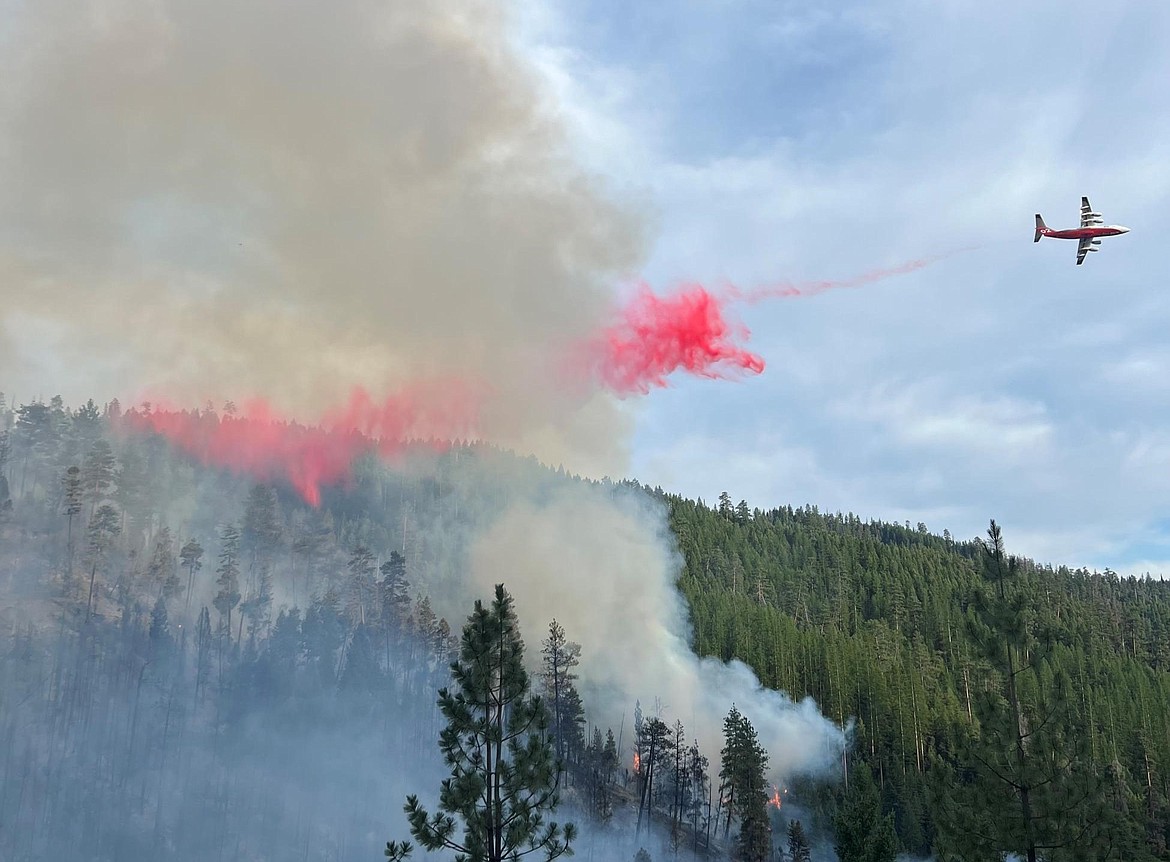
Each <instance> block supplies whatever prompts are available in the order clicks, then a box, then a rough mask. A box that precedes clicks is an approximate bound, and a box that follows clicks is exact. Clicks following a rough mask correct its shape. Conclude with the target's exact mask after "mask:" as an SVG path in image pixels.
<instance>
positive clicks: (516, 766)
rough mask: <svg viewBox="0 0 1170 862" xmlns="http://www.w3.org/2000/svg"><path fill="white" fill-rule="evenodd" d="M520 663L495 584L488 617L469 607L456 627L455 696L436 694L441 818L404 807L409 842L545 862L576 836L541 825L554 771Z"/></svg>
mask: <svg viewBox="0 0 1170 862" xmlns="http://www.w3.org/2000/svg"><path fill="white" fill-rule="evenodd" d="M523 659H524V642H523V640H522V639H521V637H520V630H519V624H518V622H517V619H516V613H515V611H514V610H513V607H512V597H511V596H510V595H509V594H508V592H507V591H506V590H505V589H504V587H503V585H502V584H498V585H497V586H496V592H495V598H494V600H493V601H492V604H491V607H490V608H488V607H484V605H483V602H481V601H476V603H475V610H474V611H473V612H472V614H471V616H470V617H468V619H467V623H466V625H464V627H463V638H462V642H461V644H460V652H459V659H458V660H457V661H456V662H454V663H453V664H452V665H451V673H452V677H453V680H454V684H455V689H454V690H451V689H448V688H443V689H441V690H440V691H439V709H440V710H441V711H442V713H443V717H444V718H446V719H447V726H446V727H445V728H443V730H442V731H441V733H440V734H439V749H440V751H442V753H443V758H444V760H445V761H446V762H447V765H448V766H450V767H451V777H450V778H447V779H444V780H443V782H442V786H441V790H440V792H439V805H438V808H439V810H438V811H436V812H435V814H434V815H430V814H428V813H427V811H426V809H425V808H423V807H422V805H421V803H420V802H419V800H418V797H417V796H415V795H413V794H412V795H410V796H408V797H407V798H406V805H405V806H404V809H405V811H406V815H407V819H408V820H409V821H410V832H411V834H412V835H413V836H414V837H415V838H416V839H417V840H418V842H419V843H420V844H422V846H423V847H425V848H426V849H427V850H440V849H448V850H453V851H455V853H456V854H457V855H456V858H457V859H461V860H466V862H503V860H505V859H507V860H515V859H520V858H522V857H525V856H528V855H530V854H536V856H537V858H542V859H544V860H546V862H547V860H551V859H555V858H556V857H558V856H560V855H562V854H564V853H566V852H569V848H570V844H571V842H572V840H573V838H574V837H575V835H576V828H575V827H574V826H573V824H571V823H566V824H564V825H561V824H559V823H557V822H555V821H546V819H545V816H546V814H550V813H551V812H553V811H554V810H555V809H556V806H557V803H558V801H559V800H558V797H557V789H556V765H555V762H554V756H553V748H552V744H551V741H550V739H549V736H548V732H547V731H548V727H547V712H546V709H545V706H544V704H543V703H542V702H541V700H540V698H539V697H534V696H532V695H531V694H530V693H529V683H528V673H527V672H526V671H525V670H524V663H523ZM457 818H458V820H459V821H462V824H463V835H462V837H457V835H456V830H457V829H458V823H457ZM412 850H413V847H412V846H411V844H410V842H407V841H403V842H397V841H390V842H387V844H386V856H387V857H388V858H390V859H392V860H395V862H400V860H402V859H405V858H406V857H407V856H409V855H410V854H411V852H412Z"/></svg>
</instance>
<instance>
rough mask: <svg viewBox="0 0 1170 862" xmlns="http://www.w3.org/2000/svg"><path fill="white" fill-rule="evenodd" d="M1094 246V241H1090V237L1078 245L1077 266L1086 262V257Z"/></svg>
mask: <svg viewBox="0 0 1170 862" xmlns="http://www.w3.org/2000/svg"><path fill="white" fill-rule="evenodd" d="M1092 245H1093V241H1092V240H1091V239H1089V237H1085V238H1084V239H1082V240H1081V241H1080V242H1079V243H1077V266H1080V265H1081V264H1082V263H1084V262H1085V255H1086V254H1088V253H1089V249H1090V248H1091V247H1092Z"/></svg>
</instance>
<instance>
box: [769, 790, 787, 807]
mask: <svg viewBox="0 0 1170 862" xmlns="http://www.w3.org/2000/svg"><path fill="white" fill-rule="evenodd" d="M784 792H785V793H787V792H788V788H784ZM768 804H769V805H771V806H772V807H773V808H779V807H780V806H781V804H782V803H781V800H780V788H779V787H777V786H776V785H775V784H773V785H772V795H771V797H769V799H768Z"/></svg>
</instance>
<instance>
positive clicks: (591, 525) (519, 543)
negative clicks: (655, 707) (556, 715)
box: [471, 484, 845, 778]
mask: <svg viewBox="0 0 1170 862" xmlns="http://www.w3.org/2000/svg"><path fill="white" fill-rule="evenodd" d="M680 565H681V560H680V558H679V556H678V553H677V551H676V550H675V546H674V541H673V537H672V536H671V535H670V533H669V531H668V530H667V528H666V518H665V512H664V511H663V510H662V508H661V507H660V506H657V505H655V504H654V503H653V501H651V500H650V498H648V497H646V496H645V495H644V494H642V493H639V492H637V491H633V490H630V489H626V488H621V487H614V488H608V489H607V488H604V487H601V486H592V485H583V484H582V485H572V486H563V487H559V488H556V489H552V488H547V489H544V490H542V491H540V492H538V493H534V494H531V495H529V496H528V497H527V498H526V499H522V500H519V501H517V502H516V503H514V504H513V505H512V506H511V507H510V508H509V509H508V510H507V511H506V512H505V513H503V514H502V515H501V516H500V517H499V519H498V520H497V521H496V522H495V523H494V524H493V525H492V526H491V527H490V528H489V529H488V530H487V531H486V532H485V533H484V534H483V535H481V536H480V537H479V538H478V539H477V540H476V541H475V543H474V545H473V546H472V549H471V580H472V583H473V585H474V588H475V590H476V593H477V594H478V595H479V596H481V597H488V596H490V595H491V590H492V587H493V585H494V584H496V583H501V582H502V583H504V585H505V586H506V587H507V588H508V591H509V592H510V593H511V594H512V595H513V597H514V598H515V599H516V607H517V613H518V615H519V617H520V622H521V630H522V631H523V632H524V633H525V635H526V637H527V639H528V649H529V650H530V651H533V650H539V648H540V645H539V644H540V639H542V638H543V637H544V636H545V634H546V633H547V631H548V624H549V621H550V620H551V619H552V618H553V617H555V618H556V619H557V621H558V622H559V623H560V624H561V625H563V626H564V627H565V630H566V632H567V634H568V636H569V638H570V639H571V640H575V641H578V642H579V643H581V645H582V655H581V666H580V669H579V670H580V675H581V690H582V694H583V697H584V698H585V701H586V703H587V704H588V705H589V706H590V707H595V708H596V709H597V710H598V711H599V712H600V714H601V715H604V716H606V717H607V718H608V719H609V720H610V721H613V722H614V723H615V725H616V722H617V720H618V716H620V715H621V713H622V711H625V712H626V713H627V714H629V712H630V710H631V709H632V706H633V704H634V702H635V700H638V699H640V700H641V702H642V704H643V706H644V708H645V709H646V711H647V714H650V710H649V705H650V704H651V703H653V702H654V701H655V699H656V698H658V699H660V700H661V701H662V702H663V704H664V706H665V713H664V715H663V720H664V721H666V722H667V723H668V724H671V725H673V723H674V720H675V719H678V720H680V721H682V722H683V725H684V726H685V727H686V730H687V734H688V738H694V737H697V738H698V739H699V740H700V742H701V745H702V748H703V750H704V753H705V754H706V755H707V756H708V757H710V758H711V760H712V762H713V763H714V762H715V761H717V760H718V752H719V750H720V748H722V727H723V719H724V717H725V716H726V714H727V711H728V709H729V708H730V706H731V705H732V704H733V703H734V704H735V705H736V707H737V708H738V709H739V711H740V712H741V713H743V714H744V715H745V716H746V717H747V718H748V719H749V720H750V721H751V722H752V725H753V726H754V727H755V728H756V731H757V733H758V734H759V738H760V741H761V743H762V744H763V745H764V747H765V748H766V749H767V750H768V754H769V757H770V765H771V771H772V773H773V775H774V776H776V777H777V778H785V777H792V776H795V775H801V774H803V775H809V774H818V773H823V772H825V771H826V770H828V769H831V768H832V767H833V766H834V765H836V764H837V763H839V762H840V757H841V752H842V750H843V749H844V746H845V735H844V732H843V731H842V729H841V728H839V727H837V726H836V725H834V724H833V723H832V722H830V721H829V720H828V719H826V718H825V717H824V716H823V715H821V714H820V712H819V711H818V709H817V706H816V704H815V703H814V702H813V701H812V699H811V698H805V699H804V700H801V701H799V702H794V701H793V700H792V699H791V698H789V697H788V696H787V695H785V694H783V693H781V692H777V691H771V690H768V689H765V688H763V687H762V686H761V685H760V682H759V680H758V679H757V678H756V676H755V674H754V673H753V672H752V670H751V669H750V668H749V667H747V666H746V665H745V664H743V663H742V662H738V661H733V662H730V663H724V662H722V661H719V660H717V659H714V658H702V659H701V658H699V657H697V656H696V655H695V654H694V652H693V651H692V650H691V648H690V644H689V642H688V639H689V632H690V627H689V623H688V616H687V610H686V605H685V602H684V600H683V597H682V595H681V594H680V593H679V591H678V588H677V586H676V578H677V574H678V572H679V568H680Z"/></svg>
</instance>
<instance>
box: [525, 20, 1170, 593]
mask: <svg viewBox="0 0 1170 862" xmlns="http://www.w3.org/2000/svg"><path fill="white" fill-rule="evenodd" d="M517 34H518V36H517V38H518V40H519V41H520V43H521V44H522V46H523V50H524V52H525V54H526V56H527V57H528V58H529V59H530V60H531V62H533V63H534V64H536V65H537V66H538V67H539V68H540V69H541V71H542V74H543V75H544V76H545V79H546V80H547V81H548V82H549V88H550V91H551V92H552V93H554V94H555V98H556V99H557V100H558V103H559V105H560V110H561V112H562V115H563V117H564V118H565V120H566V122H567V123H568V125H569V127H570V129H571V134H572V137H573V142H574V147H575V151H576V153H577V156H578V158H579V159H580V160H581V161H582V162H583V163H584V164H585V165H586V166H587V167H588V168H589V169H590V170H591V171H592V172H594V173H595V174H596V175H597V176H599V177H600V178H601V179H602V181H603V182H604V183H605V184H606V185H607V186H608V187H609V188H610V189H611V191H612V192H613V193H614V194H617V195H621V196H625V197H626V198H628V199H629V200H632V201H635V202H637V205H639V206H641V207H643V208H644V209H645V211H646V212H647V213H648V214H649V217H650V220H651V223H652V224H653V225H654V231H653V234H652V238H653V241H652V244H651V248H650V251H649V255H648V257H647V259H646V261H645V265H644V268H643V270H642V272H641V274H642V275H645V276H646V277H648V278H649V279H650V280H651V282H652V283H653V284H654V285H655V286H656V287H657V288H659V289H661V290H666V289H669V287H670V285H671V284H672V283H674V282H676V281H677V280H679V279H700V280H702V279H710V280H720V279H724V278H728V279H731V280H733V281H735V282H737V283H742V284H744V285H746V286H751V285H755V284H762V283H768V282H773V281H782V280H789V279H791V280H801V279H811V278H846V277H849V276H851V275H855V274H857V273H860V272H864V271H866V270H869V269H872V268H875V267H880V266H889V265H895V264H897V263H900V262H903V261H906V260H910V259H915V258H920V257H924V256H927V255H931V254H937V253H942V252H946V251H949V250H952V249H955V248H959V247H963V246H968V245H976V246H978V249H977V250H974V251H969V252H964V253H960V254H956V255H954V256H953V257H950V258H947V259H945V260H943V261H940V262H938V263H936V264H934V265H932V266H930V267H928V268H926V269H924V270H921V271H919V272H917V273H913V274H910V275H905V276H900V277H897V278H893V279H890V280H887V281H884V282H880V283H877V284H874V285H871V286H867V287H863V288H859V289H856V290H843V291H837V292H831V293H827V294H823V295H821V296H818V297H813V298H808V299H799V300H783V301H776V302H772V303H766V304H762V305H759V306H755V307H751V308H743V309H740V310H739V319H740V320H741V321H742V322H743V323H744V324H746V325H747V326H748V327H749V328H750V329H751V331H752V339H751V346H752V347H753V348H754V349H755V350H756V351H758V352H759V353H761V354H762V355H763V356H764V358H765V359H766V361H767V363H768V367H767V369H766V371H765V372H764V374H763V375H762V376H760V377H755V378H750V379H744V380H739V381H735V382H730V383H729V382H725V381H708V380H688V379H680V378H677V377H676V378H674V379H673V380H672V386H671V388H670V389H668V390H664V391H658V392H655V393H652V394H651V395H650V396H649V397H647V398H646V399H644V400H642V401H641V402H639V403H637V404H632V405H631V410H632V412H634V414H635V415H636V417H637V421H636V433H635V442H634V455H633V473H634V475H635V476H636V477H637V478H639V479H641V480H642V481H646V482H649V483H651V484H661V485H663V486H664V487H666V488H668V489H671V490H674V491H678V492H681V493H684V494H687V495H698V496H702V497H704V498H705V499H707V500H714V498H715V497H716V496H717V495H718V493H719V492H720V491H722V490H727V491H728V492H729V493H730V494H731V495H732V497H733V498H735V499H737V500H738V499H740V498H744V499H746V500H747V501H748V502H749V503H750V504H752V505H753V506H760V507H763V508H767V507H770V506H775V505H780V504H786V503H792V504H802V503H813V504H816V505H818V506H820V507H821V508H823V509H828V510H841V511H853V512H855V513H857V514H859V515H861V516H862V517H873V518H880V519H884V520H896V521H902V520H909V521H911V522H912V523H917V522H919V521H923V522H925V523H926V524H927V526H928V527H929V528H930V529H931V530H933V531H935V532H942V530H943V529H949V530H950V531H951V532H952V533H953V534H955V535H956V536H958V537H970V536H973V535H976V534H979V533H982V531H983V530H984V529H985V528H986V525H987V521H988V519H989V518H993V517H994V518H995V519H997V521H999V522H1000V523H1001V525H1002V526H1003V527H1004V530H1005V536H1006V537H1007V539H1008V542H1009V545H1010V548H1011V549H1012V550H1014V551H1016V552H1019V553H1024V554H1027V555H1029V556H1034V557H1036V558H1037V559H1039V560H1042V561H1046V562H1053V563H1067V564H1071V565H1086V566H1092V567H1098V568H1104V567H1105V566H1109V567H1111V568H1113V569H1114V570H1117V571H1121V572H1124V573H1130V572H1133V573H1141V572H1145V571H1147V570H1148V571H1152V572H1153V573H1155V574H1158V573H1160V572H1170V521H1168V519H1170V404H1168V396H1170V339H1168V337H1167V333H1168V324H1170V299H1168V298H1167V294H1166V290H1167V287H1168V285H1167V279H1166V275H1165V273H1166V262H1165V257H1164V255H1163V254H1162V250H1163V247H1164V245H1165V241H1164V237H1165V236H1166V235H1167V231H1170V218H1168V216H1167V203H1168V200H1170V90H1168V89H1167V88H1166V86H1165V82H1166V81H1167V80H1170V58H1168V55H1167V52H1166V51H1165V49H1164V46H1165V44H1167V40H1168V38H1170V7H1168V6H1166V5H1165V4H1151V3H1144V2H1143V3H1137V2H1129V3H1127V2H1120V3H1114V4H1109V6H1108V7H1095V8H1094V9H1093V10H1092V14H1073V12H1072V10H1071V9H1070V7H1069V6H1068V5H1067V4H1062V3H1056V2H1037V3H1029V4H1013V5H1011V6H1007V5H997V6H995V8H994V9H993V8H991V7H989V6H988V5H987V4H980V3H968V2H943V3H923V2H885V3H878V4H874V3H865V4H860V3H858V4H849V3H843V4H833V5H832V6H831V7H821V6H817V5H815V4H804V3H787V2H750V0H745V2H684V3H669V4H667V3H647V4H625V3H611V2H589V0H578V2H567V3H557V4H543V3H535V2H532V3H526V4H523V5H522V6H521V13H520V15H519V16H518V18H517ZM1082 194H1087V195H1089V196H1090V197H1091V199H1092V201H1093V203H1094V206H1095V207H1096V208H1097V209H1099V210H1101V211H1102V212H1103V213H1104V215H1105V218H1106V221H1107V222H1111V223H1121V224H1125V225H1128V226H1130V227H1131V228H1132V229H1133V232H1132V233H1130V234H1129V235H1127V236H1124V237H1118V238H1115V239H1112V240H1106V241H1105V244H1104V246H1103V249H1102V251H1101V253H1100V254H1098V255H1094V256H1092V257H1090V259H1089V260H1088V261H1087V262H1086V264H1085V266H1083V267H1080V268H1078V267H1075V266H1074V265H1073V263H1074V258H1075V244H1074V243H1072V242H1063V243H1062V242H1059V241H1052V240H1046V241H1044V242H1042V243H1041V244H1039V245H1033V244H1032V216H1033V213H1034V212H1037V211H1038V212H1042V213H1043V214H1044V215H1045V217H1046V219H1047V221H1048V223H1049V224H1050V225H1058V226H1068V225H1072V224H1073V223H1075V220H1076V218H1077V216H1078V206H1079V199H1080V196H1081V195H1082Z"/></svg>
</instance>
